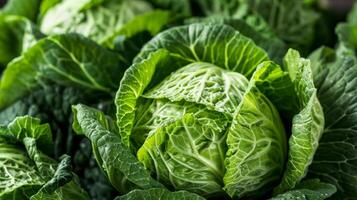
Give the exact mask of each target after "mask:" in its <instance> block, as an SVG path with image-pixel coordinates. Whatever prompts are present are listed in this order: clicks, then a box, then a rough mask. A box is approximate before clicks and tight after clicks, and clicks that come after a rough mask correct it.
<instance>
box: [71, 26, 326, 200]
mask: <svg viewBox="0 0 357 200" xmlns="http://www.w3.org/2000/svg"><path fill="white" fill-rule="evenodd" d="M283 63H284V65H283V66H280V65H278V64H276V63H274V62H273V61H271V60H270V59H269V57H268V55H267V53H266V52H265V51H264V50H263V49H262V48H260V47H259V46H257V45H255V43H254V42H253V41H252V40H251V39H249V38H248V37H245V36H243V35H242V34H240V33H239V32H238V31H237V30H235V29H233V28H231V27H229V26H226V25H213V24H191V25H186V26H181V27H175V28H172V29H168V30H166V31H164V32H162V33H160V34H158V35H157V36H156V37H155V38H153V39H152V40H151V41H149V42H148V43H147V44H146V45H145V46H144V47H143V49H142V50H141V52H140V54H139V55H138V56H137V57H136V58H135V60H134V63H133V65H132V66H131V67H130V68H129V69H128V70H127V71H126V72H125V74H124V77H123V79H122V80H121V84H120V88H119V90H118V92H117V95H116V98H115V103H116V106H117V114H116V120H117V121H116V125H117V126H116V127H117V128H118V130H117V131H112V135H109V132H108V131H106V130H105V128H102V129H100V128H98V127H109V126H108V123H106V122H101V123H99V122H95V121H91V120H85V119H86V118H90V116H93V118H97V119H101V120H103V119H104V118H105V117H103V116H102V114H94V113H92V114H88V113H91V112H90V111H88V112H84V111H83V112H82V111H81V110H83V109H84V110H85V108H84V107H83V106H75V107H74V112H75V117H76V118H77V119H76V120H77V121H76V122H75V125H74V127H75V128H76V127H77V132H84V133H85V134H86V135H87V136H88V137H89V138H90V139H91V140H92V145H93V146H94V149H95V150H94V151H95V153H96V155H97V156H96V157H97V160H99V161H98V162H99V164H100V165H101V166H102V167H103V169H104V171H106V172H107V175H108V178H109V179H110V180H111V182H112V184H113V185H114V186H115V187H116V188H117V189H118V190H120V189H122V188H124V186H123V182H125V181H126V182H128V183H130V189H127V188H126V189H127V191H128V190H131V189H133V188H134V189H135V188H138V189H150V188H157V187H164V188H167V189H169V190H171V191H175V190H186V191H189V192H192V193H196V194H199V195H201V196H203V197H206V198H211V197H215V198H217V197H218V198H219V199H223V198H233V199H237V198H259V197H266V196H271V195H272V194H273V193H274V194H280V193H283V192H285V191H288V190H290V189H293V188H295V186H296V185H297V184H299V183H300V182H301V180H302V179H303V178H304V176H305V175H306V173H307V168H308V166H309V165H310V163H311V161H312V158H313V155H314V153H315V151H316V148H317V146H318V140H319V138H320V137H321V134H322V131H323V127H324V117H323V111H322V107H321V105H320V103H319V101H318V99H317V97H316V88H315V86H314V83H313V79H312V72H311V69H310V61H309V60H306V59H304V58H301V57H300V55H299V53H298V52H297V51H294V50H289V51H288V52H287V54H286V55H285V57H284V60H283ZM85 121H86V122H85ZM79 129H81V130H79ZM117 140H119V141H117ZM114 144H115V145H114ZM123 146H124V147H126V148H127V149H126V150H125V151H124V150H123V149H124V148H123ZM128 152H130V155H129V153H128ZM116 162H117V164H115V163H116ZM108 163H109V164H108ZM118 163H119V164H118ZM118 171H120V173H118ZM128 173H129V175H128ZM115 174H117V175H116V176H114V175H115ZM139 174H141V175H139ZM145 174H150V178H143V177H145ZM120 177H122V181H119V179H120ZM139 177H140V178H139ZM123 180H125V181H123ZM122 191H123V190H122Z"/></svg>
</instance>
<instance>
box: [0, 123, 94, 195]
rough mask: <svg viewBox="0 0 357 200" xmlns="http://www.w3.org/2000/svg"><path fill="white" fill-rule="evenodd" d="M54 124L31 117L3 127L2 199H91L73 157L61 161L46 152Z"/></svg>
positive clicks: (0, 136) (0, 139)
mask: <svg viewBox="0 0 357 200" xmlns="http://www.w3.org/2000/svg"><path fill="white" fill-rule="evenodd" d="M51 137H52V135H51V130H50V127H49V126H48V125H47V124H44V125H41V124H40V122H39V120H38V119H36V118H31V117H28V116H24V117H19V118H16V119H15V120H14V121H13V122H12V123H10V124H9V125H8V126H7V127H1V134H0V148H1V152H2V156H1V162H2V163H3V166H2V168H1V171H0V174H1V177H2V178H1V181H0V183H1V184H0V197H1V199H35V200H36V199H53V198H56V199H69V198H76V199H89V197H88V195H87V194H86V192H84V191H83V190H82V189H81V188H80V187H79V186H78V184H77V183H76V180H75V175H74V174H73V173H72V171H71V167H70V158H69V157H68V156H64V157H63V158H62V160H61V162H60V163H59V164H57V162H56V161H55V160H53V159H52V158H50V157H48V156H47V155H46V154H44V153H42V151H50V150H51V143H52V138H51Z"/></svg>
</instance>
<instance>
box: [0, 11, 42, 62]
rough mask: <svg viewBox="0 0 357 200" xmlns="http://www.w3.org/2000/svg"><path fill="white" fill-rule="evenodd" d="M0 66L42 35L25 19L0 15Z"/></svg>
mask: <svg viewBox="0 0 357 200" xmlns="http://www.w3.org/2000/svg"><path fill="white" fill-rule="evenodd" d="M0 30H1V33H0V46H1V48H0V65H4V66H5V65H6V64H7V63H8V62H10V61H11V60H12V59H13V58H15V57H17V56H19V55H20V54H21V53H22V52H24V51H26V50H27V49H28V48H30V47H31V46H32V45H34V44H35V43H36V41H37V40H38V39H40V38H41V37H42V36H43V35H42V34H41V33H40V31H39V30H37V28H36V27H35V25H34V24H32V23H31V22H30V21H29V20H28V19H26V18H25V17H20V16H15V15H0Z"/></svg>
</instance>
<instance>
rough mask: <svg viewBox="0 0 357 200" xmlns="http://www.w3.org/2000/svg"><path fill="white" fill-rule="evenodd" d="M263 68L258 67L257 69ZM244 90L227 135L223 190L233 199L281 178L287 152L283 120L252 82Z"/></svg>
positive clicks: (256, 193) (262, 191)
mask: <svg viewBox="0 0 357 200" xmlns="http://www.w3.org/2000/svg"><path fill="white" fill-rule="evenodd" d="M261 70H265V69H264V68H258V70H257V72H256V73H258V74H259V72H260V71H261ZM256 73H255V74H253V78H252V80H251V82H250V84H249V87H248V89H247V90H246V91H245V94H244V97H243V99H242V101H241V103H240V104H239V106H238V108H237V110H236V112H235V116H234V118H233V121H232V122H231V126H230V128H229V131H228V136H227V141H226V142H227V146H228V150H227V152H226V158H225V163H224V165H225V168H226V172H225V175H224V178H223V181H224V189H225V191H226V192H227V193H228V194H229V196H231V197H232V198H241V197H243V196H255V197H259V196H261V195H264V194H266V193H267V192H269V191H270V190H271V189H272V187H274V185H275V184H276V183H277V182H278V181H279V180H280V176H281V174H282V172H283V169H284V164H285V157H286V153H287V147H286V135H285V130H284V126H283V123H282V121H281V119H280V116H279V113H278V111H277V110H276V108H275V106H274V105H273V104H272V103H271V102H270V101H269V99H268V98H267V97H265V95H264V94H263V93H261V92H260V91H259V89H258V88H257V87H256V84H255V76H256Z"/></svg>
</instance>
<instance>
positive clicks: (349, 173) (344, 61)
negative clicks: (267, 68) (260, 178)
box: [308, 47, 357, 199]
mask: <svg viewBox="0 0 357 200" xmlns="http://www.w3.org/2000/svg"><path fill="white" fill-rule="evenodd" d="M310 59H311V60H312V67H313V72H314V81H315V84H316V86H317V88H318V93H317V95H318V98H319V99H320V102H321V104H322V106H323V108H324V115H325V118H326V128H325V130H324V134H323V136H322V138H321V140H320V143H319V148H318V149H317V152H316V155H315V157H314V160H313V163H312V165H311V167H310V168H309V174H308V175H309V176H310V177H317V178H319V179H321V180H322V181H325V182H328V183H331V184H334V185H335V186H336V187H337V190H338V191H337V193H336V194H335V195H334V196H333V198H334V199H344V198H350V199H353V198H355V197H356V195H357V193H356V191H357V178H356V175H357V168H356V155H357V151H356V146H357V130H356V112H357V110H356V106H355V105H356V102H357V98H356V97H357V90H356V88H357V87H356V84H357V82H356V77H357V63H356V58H355V57H351V56H346V57H344V56H341V57H339V56H337V55H336V54H335V53H334V52H333V50H331V49H328V48H324V47H323V48H321V49H319V50H317V51H315V52H314V53H313V54H312V55H311V56H310Z"/></svg>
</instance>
